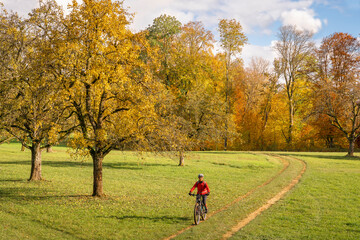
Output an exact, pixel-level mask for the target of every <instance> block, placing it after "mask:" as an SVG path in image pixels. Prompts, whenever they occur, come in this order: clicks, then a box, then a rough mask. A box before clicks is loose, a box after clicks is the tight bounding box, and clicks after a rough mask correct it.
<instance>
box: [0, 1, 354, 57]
mask: <svg viewBox="0 0 360 240" xmlns="http://www.w3.org/2000/svg"><path fill="white" fill-rule="evenodd" d="M57 1H58V3H59V4H61V5H63V6H64V7H65V8H66V5H67V4H68V3H70V2H71V0H57ZM0 2H3V3H4V4H5V7H6V8H8V9H11V10H14V11H18V12H19V13H20V14H22V15H24V14H26V13H27V12H28V11H29V10H30V9H31V8H33V7H35V6H36V5H37V2H38V1H37V0H0ZM124 5H125V6H128V7H129V8H130V12H134V13H135V14H136V15H135V19H134V23H133V24H132V26H131V27H132V28H133V29H134V30H140V29H143V28H146V27H147V26H148V25H149V24H151V23H152V20H153V19H154V18H155V17H157V16H159V15H160V14H169V15H173V16H175V17H176V18H178V19H179V20H180V21H181V22H182V23H186V22H188V21H195V20H196V21H202V22H203V23H204V24H205V26H206V28H208V29H210V30H212V31H213V33H214V34H215V36H217V35H218V34H217V31H216V28H217V23H218V20H219V19H221V18H235V19H237V20H238V21H240V23H241V24H242V26H243V28H244V31H245V33H246V35H247V36H248V38H249V44H248V45H247V46H245V47H244V50H243V58H244V60H245V63H248V62H249V61H250V59H251V57H263V58H265V59H268V60H270V61H271V60H272V59H273V58H274V56H275V55H274V52H273V51H272V48H271V45H272V43H273V42H274V40H276V33H277V31H278V29H279V27H280V26H281V25H286V24H291V25H296V26H297V27H298V28H299V29H303V30H309V31H312V32H313V33H314V40H315V41H316V42H317V43H319V42H320V41H321V39H322V38H323V37H325V36H328V35H330V34H332V33H334V32H339V31H342V32H347V33H350V34H352V35H353V36H356V37H359V33H360V0H125V1H124Z"/></svg>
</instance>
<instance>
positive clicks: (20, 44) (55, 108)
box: [0, 0, 66, 180]
mask: <svg viewBox="0 0 360 240" xmlns="http://www.w3.org/2000/svg"><path fill="white" fill-rule="evenodd" d="M61 18H62V10H61V8H60V7H59V6H58V5H57V4H56V2H55V1H51V0H49V1H40V7H39V8H37V9H34V10H33V11H32V12H31V14H30V17H29V18H28V19H25V20H23V19H21V18H19V17H18V16H17V14H9V15H2V19H3V21H2V24H3V25H2V26H1V28H2V30H1V31H0V41H1V42H2V43H3V44H1V52H2V54H4V55H6V57H5V56H4V58H1V59H2V60H1V68H2V70H3V71H2V75H1V82H0V89H1V92H0V99H1V102H2V104H1V127H2V129H4V130H6V131H7V132H8V133H9V134H11V135H12V136H13V137H15V138H17V139H18V140H19V141H21V142H22V145H23V146H24V147H26V148H29V149H30V150H31V173H30V178H29V180H41V179H42V176H41V151H42V149H43V148H46V147H49V146H50V145H51V144H54V143H56V142H57V141H58V138H59V136H60V132H61V131H62V127H63V124H62V121H63V115H64V114H65V113H66V110H65V109H63V108H62V106H63V99H62V97H61V93H62V90H61V88H60V86H59V85H58V84H57V83H56V81H55V77H54V75H53V74H52V73H51V71H50V65H51V62H52V59H53V58H52V57H53V52H55V49H54V47H53V46H54V45H55V42H56V41H57V36H56V35H53V33H55V32H56V31H55V29H57V28H58V26H59V25H58V24H59V22H61ZM4 19H5V21H4ZM62 135H63V136H65V134H62Z"/></svg>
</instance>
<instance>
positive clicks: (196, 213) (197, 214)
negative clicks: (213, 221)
mask: <svg viewBox="0 0 360 240" xmlns="http://www.w3.org/2000/svg"><path fill="white" fill-rule="evenodd" d="M200 215H201V209H200V205H199V204H198V203H196V204H195V207H194V223H195V225H198V224H199V223H200V217H201V216H200Z"/></svg>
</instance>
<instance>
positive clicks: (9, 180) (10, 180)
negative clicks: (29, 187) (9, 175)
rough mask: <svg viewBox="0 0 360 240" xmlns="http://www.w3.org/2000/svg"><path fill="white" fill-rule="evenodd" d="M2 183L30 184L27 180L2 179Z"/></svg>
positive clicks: (0, 180)
mask: <svg viewBox="0 0 360 240" xmlns="http://www.w3.org/2000/svg"><path fill="white" fill-rule="evenodd" d="M0 182H28V180H26V179H0Z"/></svg>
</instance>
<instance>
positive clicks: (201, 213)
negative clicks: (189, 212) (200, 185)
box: [191, 194, 206, 225]
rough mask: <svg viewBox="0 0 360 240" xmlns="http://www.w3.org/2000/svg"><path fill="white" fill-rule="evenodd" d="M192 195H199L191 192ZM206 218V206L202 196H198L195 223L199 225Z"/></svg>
mask: <svg viewBox="0 0 360 240" xmlns="http://www.w3.org/2000/svg"><path fill="white" fill-rule="evenodd" d="M191 196H195V197H196V196H197V195H196V194H191ZM205 220H206V212H205V206H204V204H203V202H202V197H201V196H200V197H197V198H196V203H195V207H194V222H195V225H198V224H199V223H200V221H205Z"/></svg>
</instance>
